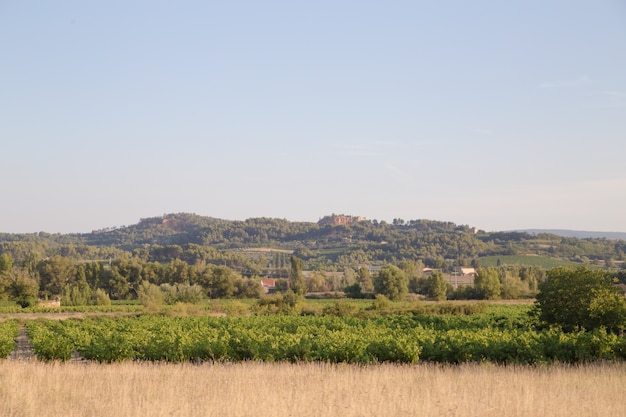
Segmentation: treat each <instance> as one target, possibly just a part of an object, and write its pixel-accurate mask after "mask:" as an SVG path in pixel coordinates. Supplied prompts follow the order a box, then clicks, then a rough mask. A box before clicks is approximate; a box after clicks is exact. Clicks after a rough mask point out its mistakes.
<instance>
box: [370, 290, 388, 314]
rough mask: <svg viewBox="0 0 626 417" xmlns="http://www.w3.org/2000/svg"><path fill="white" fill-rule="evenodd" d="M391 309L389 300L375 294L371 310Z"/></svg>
mask: <svg viewBox="0 0 626 417" xmlns="http://www.w3.org/2000/svg"><path fill="white" fill-rule="evenodd" d="M390 307H391V301H389V298H387V297H385V296H384V295H382V294H376V298H375V299H374V302H373V303H372V308H373V309H374V310H377V311H383V310H388V309H389V308H390Z"/></svg>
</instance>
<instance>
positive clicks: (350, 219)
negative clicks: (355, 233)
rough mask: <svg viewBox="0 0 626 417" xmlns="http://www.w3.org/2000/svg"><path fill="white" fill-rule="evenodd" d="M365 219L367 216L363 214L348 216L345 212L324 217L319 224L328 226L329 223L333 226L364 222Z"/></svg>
mask: <svg viewBox="0 0 626 417" xmlns="http://www.w3.org/2000/svg"><path fill="white" fill-rule="evenodd" d="M362 221H365V217H362V216H346V215H344V214H334V213H333V214H331V215H330V216H324V217H322V218H321V219H320V220H319V221H318V222H317V224H318V225H319V226H326V225H327V224H329V225H331V226H342V225H346V224H350V223H356V222H362Z"/></svg>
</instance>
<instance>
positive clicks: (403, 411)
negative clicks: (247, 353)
mask: <svg viewBox="0 0 626 417" xmlns="http://www.w3.org/2000/svg"><path fill="white" fill-rule="evenodd" d="M625 394H626V364H607V365H590V366H581V367H571V366H551V367H545V368H532V367H500V366H490V365H482V366H481V365H463V366H459V367H440V366H433V365H417V366H395V365H380V366H367V367H359V366H351V365H327V364H316V363H309V364H285V363H281V364H264V363H242V364H219V365H215V364H203V365H192V364H182V365H181V364H151V363H121V364H112V365H98V364H72V363H67V364H60V363H40V362H13V361H6V360H5V361H1V362H0V416H4V417H41V416H63V417H78V416H80V417H88V416H116V417H122V416H133V417H138V416H151V417H160V416H163V417H165V416H168V417H169V416H185V417H194V416H198V417H200V416H202V417H207V416H220V417H222V416H276V417H283V416H285V417H286V416H294V417H295V416H341V417H352V416H354V417H356V416H386V417H390V416H431V417H432V416H446V417H453V416H481V417H484V416H498V417H500V416H509V417H514V416H520V417H530V416H550V417H560V416H563V417H566V416H567V417H570V416H623V415H626V398H625Z"/></svg>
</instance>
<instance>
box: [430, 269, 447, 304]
mask: <svg viewBox="0 0 626 417" xmlns="http://www.w3.org/2000/svg"><path fill="white" fill-rule="evenodd" d="M426 282H427V288H428V297H430V298H432V299H433V300H437V301H444V300H445V299H446V294H447V292H448V282H447V281H446V279H445V278H444V277H443V274H442V273H441V272H440V271H433V272H431V273H430V276H429V277H428V278H427V279H426Z"/></svg>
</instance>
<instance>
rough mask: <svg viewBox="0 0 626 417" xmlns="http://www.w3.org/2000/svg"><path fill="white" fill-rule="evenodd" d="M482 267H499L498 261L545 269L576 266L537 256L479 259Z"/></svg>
mask: <svg viewBox="0 0 626 417" xmlns="http://www.w3.org/2000/svg"><path fill="white" fill-rule="evenodd" d="M479 261H480V265H481V266H497V265H498V261H500V264H501V265H531V266H539V267H542V268H545V269H552V268H557V267H560V266H568V265H574V264H575V263H574V262H571V261H564V260H562V259H554V258H548V257H547V256H536V255H501V256H485V257H482V258H479Z"/></svg>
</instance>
